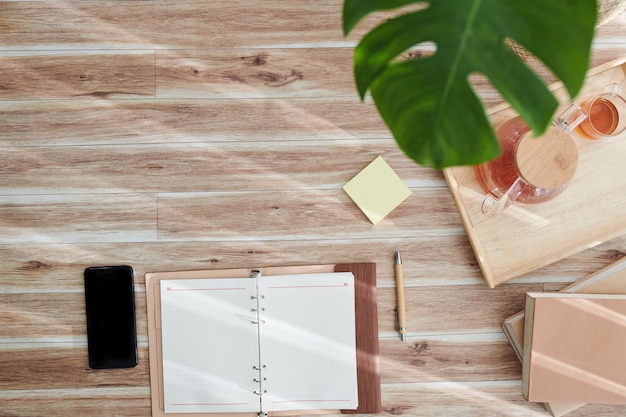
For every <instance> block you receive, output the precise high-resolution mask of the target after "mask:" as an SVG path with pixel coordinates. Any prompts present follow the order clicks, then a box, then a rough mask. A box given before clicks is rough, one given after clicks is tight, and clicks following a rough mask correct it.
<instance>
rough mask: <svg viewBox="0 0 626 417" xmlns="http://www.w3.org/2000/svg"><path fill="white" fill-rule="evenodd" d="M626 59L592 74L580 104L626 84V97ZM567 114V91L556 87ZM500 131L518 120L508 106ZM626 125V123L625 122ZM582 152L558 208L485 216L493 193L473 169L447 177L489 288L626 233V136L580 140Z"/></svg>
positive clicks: (499, 117)
mask: <svg viewBox="0 0 626 417" xmlns="http://www.w3.org/2000/svg"><path fill="white" fill-rule="evenodd" d="M625 62H626V57H624V58H621V59H619V60H616V61H612V62H609V63H606V64H604V65H601V66H599V67H596V68H594V69H592V70H590V71H589V72H588V75H587V79H586V81H585V85H584V86H583V89H582V91H581V93H580V94H579V96H578V97H577V99H576V100H577V101H579V102H581V101H584V100H585V99H587V98H588V97H593V96H595V95H598V94H600V93H602V92H604V89H605V87H606V86H607V85H609V84H611V83H618V84H620V87H621V89H620V92H619V93H620V94H621V95H623V96H625V97H626V75H625V71H626V64H625ZM550 88H551V90H552V91H554V93H555V95H556V97H557V98H558V99H559V101H560V102H561V103H563V105H562V108H561V109H559V110H557V113H556V114H559V113H560V112H561V111H562V110H563V109H564V108H566V107H567V105H568V104H569V103H568V96H567V92H566V90H565V88H564V87H563V84H562V83H560V82H559V83H554V84H552V85H551V86H550ZM489 115H490V118H491V120H492V121H493V123H494V126H496V128H497V127H498V126H499V125H500V124H502V123H504V122H506V121H508V120H509V119H512V118H514V117H517V113H516V112H515V111H514V110H513V109H512V108H511V107H510V106H509V105H508V103H503V104H502V105H499V106H496V107H494V108H492V109H490V111H489ZM622 117H626V115H623V116H622ZM572 140H574V141H575V142H576V145H577V147H578V152H579V162H578V168H577V170H576V173H575V174H574V177H573V179H572V181H571V182H570V184H569V186H568V187H567V188H566V189H565V191H564V192H563V193H561V194H560V195H558V196H557V197H556V198H554V199H553V200H551V201H548V202H544V203H540V204H516V205H513V206H511V207H509V208H508V209H507V210H506V211H505V212H504V213H501V214H497V215H494V216H486V215H484V214H483V213H482V212H481V209H480V207H481V204H482V201H483V199H484V196H485V192H484V191H483V190H482V188H481V187H480V185H479V184H478V182H477V180H476V177H475V175H474V170H473V168H472V167H454V168H448V169H445V170H444V175H445V178H446V181H447V182H448V187H449V188H450V191H451V193H452V196H453V197H454V200H455V202H456V205H457V207H458V209H459V212H460V214H461V217H462V219H463V224H464V226H465V230H466V231H467V234H468V235H469V238H470V242H471V245H472V248H473V249H474V253H475V254H476V258H477V260H478V263H479V264H480V268H481V270H482V273H483V276H484V278H485V280H486V281H487V284H488V285H489V287H492V288H493V287H495V286H496V285H498V284H501V283H503V282H505V281H508V280H510V279H512V278H515V277H518V276H521V275H524V274H526V273H528V272H530V271H533V270H535V269H537V268H540V267H542V266H545V265H548V264H550V263H553V262H556V261H558V260H559V259H562V258H565V257H567V256H569V255H572V254H574V253H577V252H580V251H582V250H584V249H587V248H590V247H592V246H595V245H597V244H600V243H602V242H605V241H607V240H610V239H612V238H614V237H617V236H620V235H622V234H623V233H625V232H626V132H623V133H621V134H620V135H618V136H616V137H614V138H607V139H602V140H597V141H590V140H585V139H583V138H581V137H580V136H578V135H577V134H576V133H572Z"/></svg>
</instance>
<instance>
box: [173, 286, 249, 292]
mask: <svg viewBox="0 0 626 417" xmlns="http://www.w3.org/2000/svg"><path fill="white" fill-rule="evenodd" d="M245 289H246V288H172V287H167V291H168V292H175V291H241V290H245Z"/></svg>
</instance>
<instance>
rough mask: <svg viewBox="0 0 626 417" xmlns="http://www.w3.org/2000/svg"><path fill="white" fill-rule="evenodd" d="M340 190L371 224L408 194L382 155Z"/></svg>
mask: <svg viewBox="0 0 626 417" xmlns="http://www.w3.org/2000/svg"><path fill="white" fill-rule="evenodd" d="M343 189H344V191H345V192H346V193H348V195H349V196H350V198H351V199H352V200H353V201H354V202H355V203H356V205H357V206H359V208H360V209H361V211H362V212H363V213H364V214H365V215H366V216H367V218H368V219H370V221H371V222H372V223H374V224H376V223H378V222H379V221H381V220H382V219H383V218H384V217H385V216H386V215H388V214H389V213H391V211H392V210H393V209H395V208H396V207H398V205H400V203H402V202H403V201H404V200H405V199H406V198H407V197H408V196H410V195H411V190H410V189H409V188H408V187H407V186H406V185H405V184H404V182H403V181H402V180H401V179H400V177H398V174H396V173H395V172H394V170H393V169H391V167H390V166H389V164H387V162H386V161H385V160H384V159H383V158H382V156H379V157H378V158H376V159H374V160H373V161H372V162H371V163H370V164H369V165H368V166H366V167H365V168H364V169H363V170H362V171H361V172H359V173H358V174H357V175H356V176H355V177H354V178H352V179H351V180H350V181H349V182H348V183H347V184H346V185H344V186H343Z"/></svg>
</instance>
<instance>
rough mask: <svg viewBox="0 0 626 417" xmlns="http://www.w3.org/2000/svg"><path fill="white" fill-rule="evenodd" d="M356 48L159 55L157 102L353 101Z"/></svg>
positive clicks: (254, 50) (157, 57) (197, 52)
mask: <svg viewBox="0 0 626 417" xmlns="http://www.w3.org/2000/svg"><path fill="white" fill-rule="evenodd" d="M352 54H353V48H287V49H230V48H229V49H212V50H192V51H185V50H177V51H171V50H170V51H157V53H156V80H157V97H158V98H233V97H235V98H264V97H292V98H293V97H339V96H344V97H352V98H354V99H357V93H356V87H355V84H354V77H353V75H352V67H353V63H352Z"/></svg>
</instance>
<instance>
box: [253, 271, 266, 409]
mask: <svg viewBox="0 0 626 417" xmlns="http://www.w3.org/2000/svg"><path fill="white" fill-rule="evenodd" d="M250 278H252V279H258V278H261V271H259V270H258V269H253V270H252V271H250ZM258 290H259V288H258V281H257V294H258ZM264 298H265V296H264V295H262V294H258V295H256V296H254V295H251V296H250V299H251V300H256V305H255V306H253V307H252V308H250V311H251V312H253V313H255V314H256V320H251V324H254V325H260V324H264V323H265V320H263V319H261V317H260V312H261V311H265V308H264V307H262V306H261V300H263V299H264ZM265 368H266V366H265V365H261V364H259V366H256V365H254V366H252V370H254V371H256V372H257V373H258V376H257V377H256V378H253V379H252V381H253V382H254V383H256V384H258V386H259V388H258V389H257V390H254V394H255V395H258V396H259V407H260V411H259V412H258V413H257V416H258V417H267V412H265V411H263V394H265V393H267V390H266V389H263V382H265V381H267V378H265V377H263V376H262V375H261V373H262V371H263V369H265Z"/></svg>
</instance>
